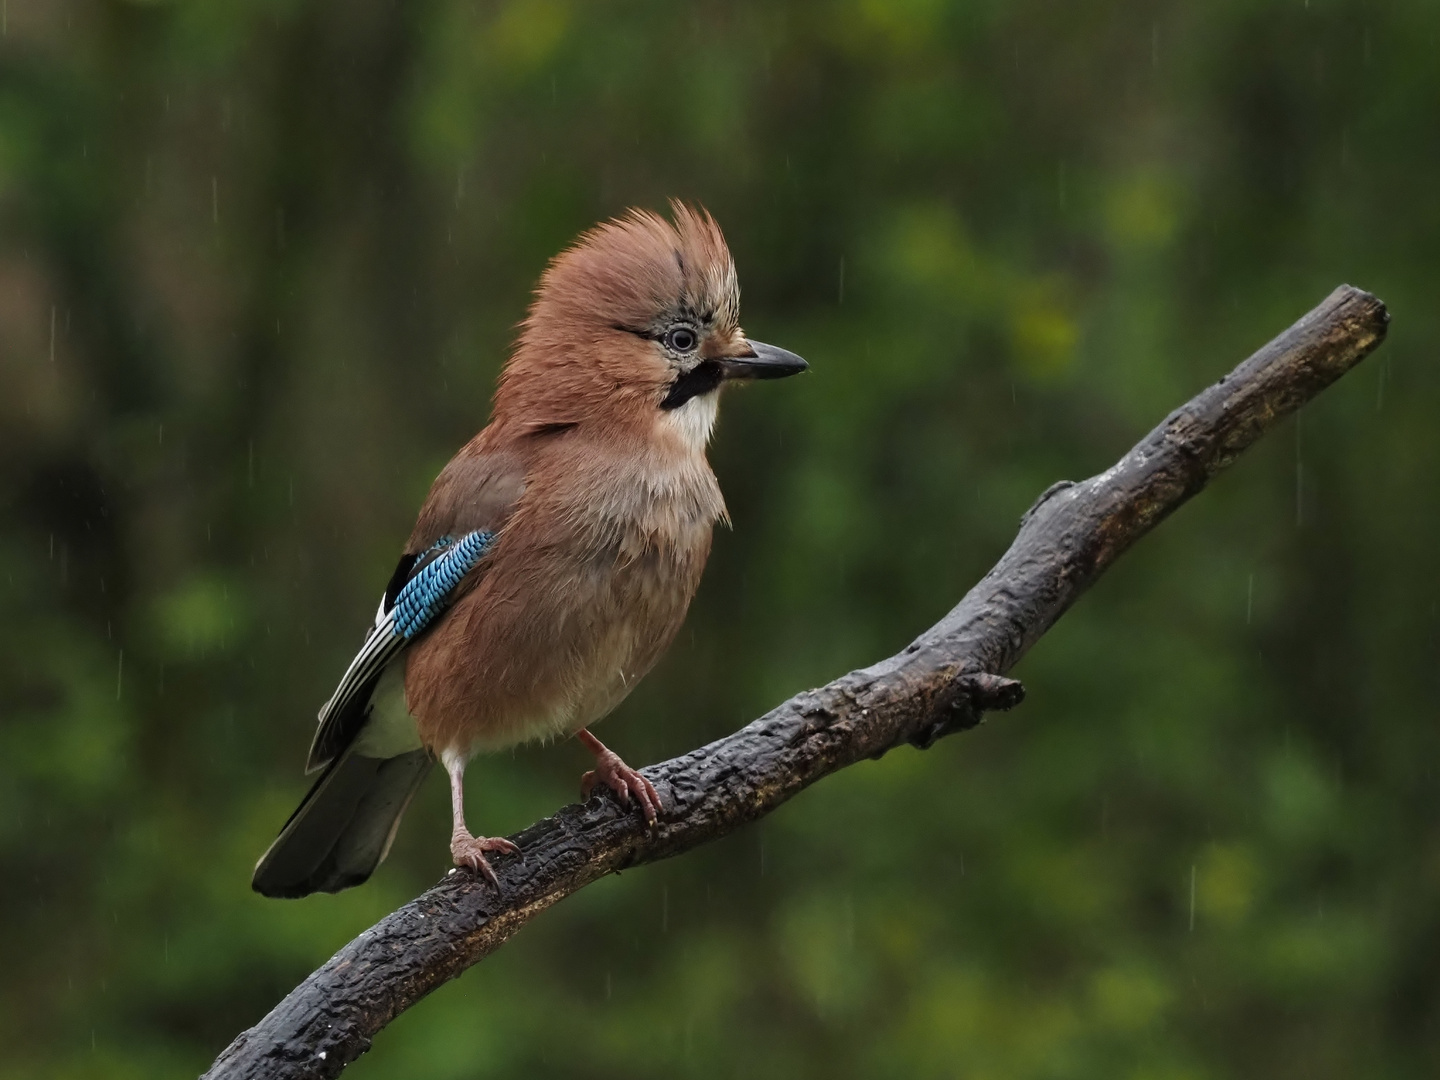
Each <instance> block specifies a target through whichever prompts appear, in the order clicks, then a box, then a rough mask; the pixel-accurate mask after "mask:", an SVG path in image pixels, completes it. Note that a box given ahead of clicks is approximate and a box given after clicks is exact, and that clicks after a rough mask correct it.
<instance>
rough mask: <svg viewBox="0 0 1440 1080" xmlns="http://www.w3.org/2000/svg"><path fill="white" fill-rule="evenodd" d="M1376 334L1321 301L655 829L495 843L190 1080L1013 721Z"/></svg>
mask: <svg viewBox="0 0 1440 1080" xmlns="http://www.w3.org/2000/svg"><path fill="white" fill-rule="evenodd" d="M1388 321H1389V315H1388V314H1387V312H1386V310H1385V305H1384V304H1382V303H1381V302H1380V301H1379V300H1378V299H1376V298H1375V297H1374V296H1371V295H1370V294H1369V293H1365V292H1361V291H1360V290H1358V289H1354V288H1351V287H1350V286H1341V287H1340V288H1338V289H1336V290H1335V291H1334V292H1333V293H1331V294H1330V296H1328V297H1327V298H1326V299H1325V300H1324V301H1323V302H1322V303H1321V304H1320V305H1319V306H1318V307H1316V308H1315V309H1314V310H1313V311H1311V312H1310V313H1309V314H1308V315H1306V316H1305V317H1304V318H1302V319H1301V320H1300V321H1299V322H1297V323H1296V324H1295V325H1294V326H1292V327H1290V328H1289V329H1288V330H1286V331H1285V332H1284V333H1282V334H1280V336H1279V337H1277V338H1275V339H1274V340H1273V341H1271V342H1270V343H1269V344H1268V345H1266V346H1265V347H1264V348H1262V349H1260V350H1259V351H1258V352H1257V353H1255V354H1254V355H1253V356H1251V357H1250V358H1249V359H1248V360H1246V361H1245V362H1244V363H1242V364H1241V365H1240V366H1239V367H1237V368H1236V369H1235V370H1234V371H1232V372H1231V373H1230V374H1229V375H1227V376H1225V377H1224V378H1222V379H1221V380H1220V381H1219V382H1218V383H1216V384H1215V385H1213V386H1211V387H1210V388H1208V389H1207V390H1204V391H1203V392H1201V393H1200V394H1198V395H1197V396H1196V397H1194V398H1193V399H1191V400H1190V401H1189V402H1187V403H1186V404H1185V405H1183V406H1181V407H1180V408H1179V409H1177V410H1175V411H1174V412H1173V413H1171V414H1170V415H1169V416H1167V417H1166V418H1165V419H1164V420H1163V421H1162V422H1161V423H1160V425H1159V426H1158V427H1156V428H1155V429H1154V430H1153V431H1151V432H1150V433H1149V434H1148V435H1146V436H1145V438H1144V439H1142V440H1141V441H1140V442H1139V443H1137V444H1136V445H1135V446H1134V447H1133V448H1132V449H1131V450H1130V451H1129V452H1128V453H1127V454H1125V456H1124V457H1122V458H1121V459H1120V460H1119V461H1118V462H1116V464H1115V465H1114V466H1112V467H1111V468H1110V469H1108V470H1106V471H1105V472H1104V473H1101V474H1100V475H1099V476H1094V477H1091V478H1090V479H1089V480H1084V481H1081V482H1079V483H1074V484H1071V483H1065V484H1056V485H1055V486H1054V487H1052V488H1050V489H1049V490H1048V491H1046V492H1045V493H1044V494H1043V495H1041V496H1040V499H1039V500H1038V501H1037V502H1036V504H1035V505H1034V506H1033V507H1031V509H1030V510H1029V511H1028V512H1027V513H1026V514H1025V516H1024V518H1023V519H1022V520H1021V524H1020V531H1019V534H1018V535H1017V536H1016V537H1015V541H1014V543H1012V544H1011V545H1010V548H1009V550H1008V551H1006V552H1005V554H1004V556H1003V557H1002V558H1001V559H1000V561H999V562H998V563H997V564H996V565H995V567H994V569H992V570H991V571H990V572H989V573H988V574H987V575H985V577H984V578H983V579H982V580H981V581H980V582H979V584H977V585H976V586H975V587H974V588H973V589H971V590H970V592H969V593H968V594H967V595H966V596H965V598H964V599H963V600H961V601H960V603H959V604H958V605H957V606H956V607H955V608H954V609H953V610H952V611H951V612H950V613H949V614H948V615H946V616H945V617H944V618H943V619H941V620H940V622H938V623H936V624H935V625H934V626H933V627H931V628H930V629H929V630H927V631H926V632H925V633H923V634H922V635H920V637H918V638H917V639H916V640H915V641H914V642H913V643H912V644H910V645H909V646H907V647H906V648H905V649H904V650H903V651H902V652H900V653H898V654H896V655H895V656H892V657H890V658H889V659H887V660H881V661H880V662H879V663H876V664H873V665H872V666H870V667H867V668H863V669H861V670H859V671H852V672H851V673H850V674H848V675H845V676H843V677H841V678H839V679H836V680H835V681H834V682H832V683H830V684H829V685H827V686H823V687H821V688H819V689H817V690H809V691H806V692H805V693H802V694H797V695H796V696H795V697H793V698H791V699H790V700H788V701H786V702H784V703H783V704H781V705H779V706H777V707H776V708H774V709H772V710H771V711H770V712H769V713H767V714H766V715H764V716H762V717H761V718H760V719H758V720H756V721H754V722H753V723H751V724H748V725H746V726H745V727H743V728H741V729H740V730H739V731H737V732H735V733H734V734H733V735H729V736H726V737H725V738H723V739H719V740H717V741H715V742H713V743H711V744H710V745H708V746H705V747H702V748H700V749H698V750H694V751H692V752H691V753H688V754H685V755H684V756H682V757H678V758H674V759H672V760H670V761H666V762H661V763H660V764H658V765H652V766H650V767H649V768H647V769H645V770H644V772H645V775H646V776H648V777H649V778H650V780H651V781H652V782H653V783H654V784H655V786H656V788H657V789H658V790H659V792H660V795H661V798H662V799H663V800H664V804H665V814H664V816H663V817H662V819H661V821H660V823H659V825H658V827H656V828H655V829H653V830H647V829H646V828H645V826H644V824H643V822H642V819H641V816H640V814H639V812H638V811H634V810H632V811H630V812H626V811H625V810H624V809H622V808H621V807H620V805H619V804H618V803H617V802H615V801H614V800H613V799H611V798H610V797H609V796H608V794H606V795H601V796H597V797H594V798H592V799H590V801H589V802H587V803H585V804H584V805H573V806H567V807H565V808H564V809H562V810H560V811H559V812H558V813H556V814H555V815H554V816H552V817H549V818H546V819H544V820H543V821H538V822H536V823H535V824H534V825H531V826H530V827H529V828H527V829H525V830H524V831H523V832H521V833H519V834H517V835H515V836H513V837H511V839H513V840H514V841H515V842H516V843H518V844H519V845H520V847H521V848H522V849H523V851H524V856H523V859H522V858H521V857H519V856H501V857H499V858H496V859H495V860H494V866H495V870H496V873H497V874H498V875H499V878H500V883H501V886H502V891H501V893H500V894H497V893H496V892H495V891H494V890H493V889H491V888H490V887H489V885H487V884H485V883H484V882H483V881H478V880H477V879H476V878H475V877H474V876H472V875H471V874H469V873H460V872H456V873H452V874H451V875H449V876H448V877H446V878H444V879H443V880H442V881H441V882H440V883H439V884H437V885H436V886H435V887H434V888H432V889H430V890H429V891H427V892H426V893H424V894H423V895H421V896H420V897H418V898H417V899H415V900H413V901H411V902H410V903H408V904H406V905H405V906H404V907H402V908H400V909H399V910H397V911H395V912H393V913H392V914H390V915H388V916H386V917H385V918H384V919H382V920H380V922H378V923H376V924H375V925H374V926H373V927H371V928H370V929H369V930H366V931H365V932H364V933H362V934H361V935H360V936H359V937H357V938H356V939H355V940H354V941H352V942H350V944H348V945H346V946H345V947H344V948H343V949H341V950H340V951H339V952H337V953H336V954H335V955H334V956H332V957H331V958H330V959H329V960H328V961H326V963H325V964H324V965H323V966H322V967H320V968H319V969H318V970H317V971H315V972H314V973H313V974H311V975H310V976H309V978H307V979H306V980H305V981H304V982H303V983H301V984H300V985H299V986H298V987H296V988H295V989H294V990H293V991H292V992H291V993H290V994H289V996H288V997H286V998H285V999H284V1000H283V1001H281V1002H280V1004H278V1005H277V1006H275V1008H274V1009H273V1010H271V1012H270V1013H269V1015H267V1016H266V1017H265V1018H264V1019H262V1020H261V1021H260V1022H259V1023H258V1024H256V1025H255V1026H254V1027H253V1028H251V1029H250V1030H249V1031H246V1032H244V1033H243V1034H241V1035H240V1036H239V1037H238V1038H236V1039H235V1041H234V1042H233V1043H231V1044H230V1046H229V1047H227V1048H226V1050H225V1051H224V1053H222V1054H221V1055H220V1057H219V1058H218V1059H217V1060H216V1062H215V1064H214V1065H213V1066H212V1067H211V1069H210V1071H209V1072H208V1073H206V1074H205V1075H206V1076H207V1077H211V1078H221V1077H224V1078H226V1080H232V1078H239V1077H256V1078H258V1077H266V1078H291V1077H297V1078H298V1077H306V1078H316V1077H333V1076H337V1075H339V1073H340V1072H341V1071H342V1070H343V1069H344V1068H345V1066H346V1065H348V1064H349V1063H350V1062H351V1061H354V1060H355V1059H356V1058H357V1057H359V1056H360V1055H361V1054H363V1053H364V1052H365V1051H366V1050H367V1049H369V1047H370V1043H371V1040H372V1039H373V1038H374V1036H375V1034H376V1032H378V1031H380V1029H381V1028H383V1027H384V1026H385V1025H386V1024H388V1023H389V1022H390V1021H391V1020H393V1019H394V1018H395V1017H396V1016H398V1015H399V1014H400V1013H401V1012H403V1011H404V1010H406V1009H408V1008H409V1007H410V1006H411V1005H414V1004H415V1003H416V1002H417V1001H419V1000H420V999H421V998H422V997H424V996H425V995H426V994H428V993H429V992H430V991H431V990H434V989H435V988H436V987H438V986H440V985H441V984H442V983H444V982H446V981H448V980H450V979H453V978H455V976H457V975H459V974H460V973H461V972H463V971H464V970H465V969H466V968H468V967H470V966H471V965H472V964H475V963H478V962H479V961H481V960H483V959H484V958H485V957H486V956H488V955H489V954H490V953H491V952H493V951H494V950H495V949H497V948H499V947H500V946H501V945H502V944H504V943H505V941H506V940H507V939H508V938H509V937H510V935H512V934H513V933H515V931H517V930H518V929H520V927H521V926H523V925H524V924H525V923H527V922H528V921H529V920H530V919H531V918H533V917H534V916H535V915H537V914H538V913H539V912H541V911H543V910H545V909H546V908H547V907H549V906H550V905H551V904H553V903H555V902H556V901H557V900H560V899H563V898H564V897H566V896H569V895H570V894H571V893H573V892H575V891H576V890H577V889H580V888H583V887H584V886H586V885H588V884H590V883H591V882H592V881H595V880H596V879H598V878H601V877H604V876H605V875H606V874H609V873H613V872H614V871H617V870H623V869H625V868H627V867H631V866H636V865H639V864H641V863H647V862H653V861H655V860H657V859H664V858H668V857H669V856H672V855H678V854H680V853H681V852H684V851H688V850H690V849H691V848H693V847H697V846H698V845H700V844H703V843H705V842H707V841H710V840H714V839H716V838H717V837H721V836H724V835H726V834H727V833H730V832H732V831H734V830H735V829H737V828H739V827H740V826H741V825H743V824H744V823H746V822H748V821H753V820H755V819H756V818H759V817H762V816H763V815H765V814H767V813H769V812H770V811H771V810H773V809H775V808H776V807H777V806H779V805H780V804H781V803H783V802H785V801H786V800H787V799H789V798H790V797H791V796H793V795H795V794H797V793H798V792H800V791H801V790H802V789H803V788H805V787H808V786H809V785H810V784H812V783H814V782H815V781H816V780H819V779H820V778H821V777H823V776H826V775H828V774H830V773H832V772H835V771H836V770H838V769H843V768H844V767H845V766H847V765H852V764H854V763H855V762H857V761H861V760H863V759H865V758H872V757H878V756H880V755H881V754H884V753H885V752H886V751H887V750H889V749H890V748H892V747H895V746H898V745H900V744H903V743H912V744H914V745H918V746H922V747H923V746H928V745H930V744H931V743H932V742H934V741H935V739H937V738H939V737H941V736H943V735H948V734H951V733H953V732H957V731H964V730H966V729H967V728H971V727H974V726H975V725H976V724H977V723H979V722H980V719H981V716H982V715H983V714H984V713H985V712H986V711H990V710H995V709H1005V708H1009V707H1010V706H1012V705H1015V704H1017V703H1018V702H1019V701H1020V699H1021V697H1023V690H1022V688H1021V686H1020V684H1019V683H1017V682H1015V681H1014V680H1011V679H1006V678H1004V677H1003V673H1004V672H1006V671H1009V670H1010V668H1011V667H1012V666H1013V665H1014V664H1015V663H1016V662H1017V661H1019V660H1020V658H1021V657H1023V656H1024V655H1025V653H1026V652H1027V651H1028V650H1029V649H1030V647H1031V646H1032V645H1034V644H1035V642H1036V641H1038V640H1039V639H1040V636H1041V635H1042V634H1044V633H1045V631H1046V630H1048V629H1049V628H1050V627H1051V626H1053V625H1054V624H1055V621H1056V620H1057V619H1058V618H1059V617H1060V616H1061V615H1062V614H1064V613H1065V611H1066V610H1067V609H1068V608H1069V607H1070V605H1071V604H1073V603H1074V602H1075V600H1076V599H1077V598H1078V597H1079V596H1080V595H1081V593H1083V592H1084V591H1085V590H1086V589H1087V588H1088V587H1089V586H1090V585H1091V584H1092V583H1093V582H1094V581H1095V580H1096V578H1098V577H1099V576H1100V575H1101V574H1102V573H1104V571H1105V570H1106V569H1107V568H1108V567H1109V566H1110V564H1111V563H1113V562H1114V561H1115V560H1116V559H1117V558H1119V557H1120V555H1121V554H1122V553H1124V551H1125V550H1126V549H1127V548H1129V547H1130V545H1131V544H1133V543H1134V542H1135V541H1136V540H1138V539H1139V538H1140V537H1142V536H1144V535H1145V534H1146V533H1147V532H1149V531H1150V530H1151V529H1152V528H1154V527H1155V526H1156V525H1157V524H1159V523H1160V522H1161V521H1162V520H1164V519H1165V517H1166V516H1168V515H1169V514H1170V513H1171V512H1172V511H1174V510H1175V509H1176V508H1177V507H1178V506H1180V504H1182V503H1183V502H1185V501H1186V500H1187V499H1189V498H1190V497H1191V496H1192V495H1195V494H1196V493H1198V492H1199V491H1200V490H1201V489H1202V488H1204V487H1205V485H1206V484H1207V483H1209V481H1210V480H1211V479H1212V478H1213V477H1214V476H1215V475H1216V474H1217V473H1219V472H1220V471H1221V470H1222V469H1224V468H1225V467H1226V466H1227V465H1229V464H1230V462H1232V461H1233V460H1234V459H1235V458H1236V457H1237V456H1238V455H1239V454H1240V453H1241V452H1242V451H1244V450H1245V449H1246V448H1247V447H1249V446H1250V445H1251V444H1252V443H1254V442H1255V441H1256V440H1257V439H1259V438H1260V436H1261V435H1263V434H1264V433H1265V432H1266V431H1267V430H1269V429H1270V428H1271V427H1272V426H1274V424H1275V423H1276V422H1277V421H1279V420H1280V419H1282V418H1283V417H1285V416H1288V415H1289V414H1290V413H1293V412H1294V411H1295V410H1296V409H1298V408H1299V407H1300V406H1301V405H1303V404H1304V403H1305V402H1307V401H1309V400H1310V399H1311V398H1313V397H1315V396H1316V395H1317V394H1318V393H1320V391H1321V390H1324V389H1325V388H1326V387H1327V386H1329V385H1330V384H1331V383H1332V382H1334V381H1335V380H1336V379H1338V378H1339V377H1340V376H1341V375H1343V374H1345V372H1347V371H1349V370H1350V368H1352V367H1354V366H1355V365H1356V364H1357V363H1359V361H1360V360H1361V359H1363V358H1364V357H1365V356H1366V355H1367V354H1368V353H1369V352H1371V351H1372V350H1373V349H1374V348H1375V347H1376V346H1377V345H1379V344H1380V343H1381V341H1383V340H1384V337H1385V328H1386V324H1387V323H1388Z"/></svg>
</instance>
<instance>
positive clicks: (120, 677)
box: [115, 649, 125, 701]
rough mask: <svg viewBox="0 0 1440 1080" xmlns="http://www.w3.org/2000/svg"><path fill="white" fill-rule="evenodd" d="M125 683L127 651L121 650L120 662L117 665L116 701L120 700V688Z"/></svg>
mask: <svg viewBox="0 0 1440 1080" xmlns="http://www.w3.org/2000/svg"><path fill="white" fill-rule="evenodd" d="M124 682H125V650H124V649H121V650H120V660H119V662H118V663H117V664H116V665H115V700H116V701H119V700H120V687H121V686H122V685H123V684H124Z"/></svg>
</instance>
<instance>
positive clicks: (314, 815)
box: [250, 749, 435, 897]
mask: <svg viewBox="0 0 1440 1080" xmlns="http://www.w3.org/2000/svg"><path fill="white" fill-rule="evenodd" d="M434 764H435V759H434V758H432V757H431V756H430V755H429V753H427V752H426V751H424V750H411V751H409V752H407V753H403V754H399V755H397V756H396V757H389V758H375V757H366V756H364V755H363V754H357V753H355V752H354V750H353V749H352V750H350V751H347V752H346V753H344V754H341V755H340V757H339V758H338V759H337V760H336V761H334V762H333V763H332V764H331V765H330V767H329V768H327V769H326V770H325V771H324V772H323V773H322V774H321V775H320V778H319V779H318V780H316V781H315V786H314V787H312V788H311V789H310V793H309V794H308V795H306V796H305V799H304V801H302V802H301V803H300V805H299V806H298V807H297V808H296V809H295V812H294V813H293V814H291V815H290V820H289V821H287V822H286V823H285V827H284V828H283V829H281V830H280V835H279V836H277V837H276V838H275V842H274V843H273V844H271V845H270V847H269V849H268V850H267V851H266V852H265V854H264V855H262V856H260V861H259V862H258V863H256V864H255V876H254V877H253V878H252V879H251V881H250V886H251V888H253V889H254V890H255V891H256V892H258V893H260V894H262V895H264V896H276V897H297V896H309V895H310V894H311V893H314V892H330V893H333V892H339V891H340V890H341V889H348V888H350V886H352V885H359V884H360V883H361V882H363V881H365V880H366V879H367V878H369V876H370V875H371V874H372V873H374V872H375V867H377V866H379V865H380V861H381V860H382V859H384V858H385V856H386V855H387V854H388V853H389V851H390V842H391V841H392V840H394V839H395V830H396V829H397V828H398V827H399V825H400V817H401V815H402V814H404V813H405V808H406V807H407V806H409V805H410V800H411V799H412V798H413V797H414V795H415V792H416V791H418V790H419V788H420V784H421V782H422V781H423V780H424V779H425V777H426V776H427V775H429V773H430V769H431V767H432V766H433V765H434Z"/></svg>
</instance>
